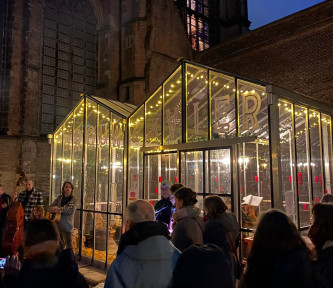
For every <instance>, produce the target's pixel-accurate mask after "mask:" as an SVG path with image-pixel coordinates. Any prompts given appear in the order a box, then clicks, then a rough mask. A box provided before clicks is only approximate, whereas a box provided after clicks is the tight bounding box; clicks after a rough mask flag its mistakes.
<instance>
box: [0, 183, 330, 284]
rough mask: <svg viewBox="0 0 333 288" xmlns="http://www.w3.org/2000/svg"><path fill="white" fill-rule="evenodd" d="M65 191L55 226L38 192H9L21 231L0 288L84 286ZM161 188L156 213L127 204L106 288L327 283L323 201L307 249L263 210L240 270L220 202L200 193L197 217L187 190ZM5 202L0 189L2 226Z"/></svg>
mask: <svg viewBox="0 0 333 288" xmlns="http://www.w3.org/2000/svg"><path fill="white" fill-rule="evenodd" d="M73 190H74V186H73V184H72V183H70V182H65V183H64V184H63V187H62V193H61V195H59V196H58V197H57V198H56V199H55V200H54V201H53V202H52V204H51V205H50V206H49V208H48V212H49V213H50V214H51V215H53V216H54V215H59V216H61V217H60V220H59V223H58V224H55V222H54V221H53V222H52V221H50V220H48V219H45V213H44V208H43V198H42V194H41V193H40V192H38V191H37V190H36V189H34V187H33V182H32V181H31V180H28V181H26V189H25V190H24V191H22V192H21V193H19V195H18V196H17V197H16V195H14V197H13V201H19V202H20V203H21V204H22V207H23V210H24V230H25V233H24V239H23V242H22V245H21V247H20V249H19V250H18V254H16V255H11V256H9V257H7V263H6V265H5V270H4V273H0V275H2V274H3V277H2V278H0V288H1V287H5V288H18V287H29V288H30V287H31V288H32V287H33V288H38V287H51V288H53V287H76V288H80V287H83V288H85V287H88V285H87V282H86V280H85V279H84V277H83V276H82V275H81V274H80V272H79V269H78V266H77V264H76V262H75V257H74V252H73V228H74V227H73V222H74V212H75V209H76V207H77V199H76V198H75V197H74V196H73ZM161 192H162V193H161V196H162V198H161V199H160V200H159V201H158V202H157V203H156V205H155V207H153V206H152V205H151V203H149V202H147V201H145V200H137V201H134V202H132V203H130V204H129V205H128V206H127V208H126V211H125V215H124V230H125V232H124V233H123V234H122V235H121V238H120V241H119V245H118V251H117V257H116V259H115V260H114V261H113V263H112V264H111V267H110V269H109V270H108V273H107V278H106V280H105V288H111V287H112V288H113V287H115V288H117V287H157V288H158V287H174V288H178V287H179V288H180V287H182V288H186V287H191V288H195V287H198V288H199V287H212V288H214V287H224V288H234V287H241V288H257V287H273V288H275V287H276V288H280V287H285V288H289V287H290V288H292V287H293V288H295V287H296V288H298V287H299V288H315V287H316V288H317V287H318V288H328V287H333V273H332V272H333V204H332V202H333V196H332V195H330V194H327V195H325V196H324V197H323V198H322V200H321V202H320V203H317V204H314V205H313V207H312V225H311V227H310V229H309V231H308V238H309V239H310V240H311V244H312V246H311V247H314V248H313V249H310V248H309V247H310V246H309V245H307V244H306V242H305V241H304V237H302V236H301V235H300V232H299V231H298V230H297V228H296V226H295V224H294V223H293V222H292V220H291V219H290V218H289V217H288V216H287V215H286V214H285V213H283V212H282V211H279V210H276V209H271V210H268V211H266V212H265V213H263V214H262V215H261V216H260V218H259V220H258V223H257V226H256V229H255V234H254V239H253V243H252V247H251V249H250V250H249V252H248V255H247V259H246V266H245V268H243V266H242V265H241V264H243V263H241V262H242V261H240V260H239V258H238V251H237V248H238V246H239V243H240V242H241V240H240V236H241V233H240V225H239V223H238V221H237V218H236V216H235V215H234V214H233V213H232V212H231V211H229V209H228V206H227V204H226V203H225V202H224V200H223V198H222V197H220V196H216V195H215V196H214V195H212V196H207V197H205V198H204V201H203V215H202V214H201V210H200V209H199V208H198V207H197V202H198V199H197V194H196V192H194V191H193V190H192V189H191V188H189V187H185V186H184V185H182V184H180V183H176V184H172V183H171V181H167V180H166V181H163V182H162V183H161ZM11 205H12V199H11V197H10V196H9V195H7V194H6V193H4V190H3V188H2V187H1V186H0V207H1V209H0V224H1V225H2V228H3V226H4V225H5V223H6V213H7V212H8V210H9V209H11ZM1 230H2V229H1Z"/></svg>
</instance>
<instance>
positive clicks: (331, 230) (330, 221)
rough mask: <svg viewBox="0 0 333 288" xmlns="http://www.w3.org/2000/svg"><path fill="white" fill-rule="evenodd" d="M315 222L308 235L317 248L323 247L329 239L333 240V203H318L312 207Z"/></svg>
mask: <svg viewBox="0 0 333 288" xmlns="http://www.w3.org/2000/svg"><path fill="white" fill-rule="evenodd" d="M312 215H313V220H314V221H313V224H312V225H311V227H310V229H309V232H308V235H309V238H310V239H311V241H312V243H313V244H314V245H315V246H316V249H321V248H322V246H323V245H324V244H325V242H326V241H327V240H333V205H332V204H331V203H317V204H315V205H314V206H313V208H312Z"/></svg>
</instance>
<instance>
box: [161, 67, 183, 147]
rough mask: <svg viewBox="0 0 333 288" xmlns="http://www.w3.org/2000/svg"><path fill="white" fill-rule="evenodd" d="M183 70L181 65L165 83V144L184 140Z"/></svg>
mask: <svg viewBox="0 0 333 288" xmlns="http://www.w3.org/2000/svg"><path fill="white" fill-rule="evenodd" d="M181 73H182V70H181V67H179V68H178V69H177V70H176V71H175V72H174V73H173V74H172V75H171V76H170V78H169V79H168V80H166V81H165V82H164V84H163V100H164V102H163V103H164V106H163V144H164V145H166V144H177V143H181V142H182V74H181Z"/></svg>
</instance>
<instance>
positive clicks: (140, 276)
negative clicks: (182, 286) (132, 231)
mask: <svg viewBox="0 0 333 288" xmlns="http://www.w3.org/2000/svg"><path fill="white" fill-rule="evenodd" d="M179 255H180V251H179V250H178V249H176V248H175V246H174V245H173V244H172V243H171V242H170V241H169V240H168V239H167V237H165V236H164V235H155V236H151V237H148V238H146V239H145V240H143V241H140V242H138V243H137V244H136V245H126V247H125V248H124V250H123V251H122V252H121V253H120V254H119V255H118V256H117V258H116V259H115V260H114V261H113V263H112V265H111V267H110V270H109V271H108V275H107V278H106V280H105V286H104V287H105V288H111V287H117V288H120V287H131V288H139V287H142V288H162V287H171V284H172V273H173V270H174V268H175V266H176V263H177V260H178V257H179Z"/></svg>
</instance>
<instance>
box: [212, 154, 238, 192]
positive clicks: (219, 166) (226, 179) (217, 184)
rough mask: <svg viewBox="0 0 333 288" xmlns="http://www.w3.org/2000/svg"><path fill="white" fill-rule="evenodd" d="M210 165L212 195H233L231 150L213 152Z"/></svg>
mask: <svg viewBox="0 0 333 288" xmlns="http://www.w3.org/2000/svg"><path fill="white" fill-rule="evenodd" d="M208 152H209V163H210V173H209V175H208V176H209V177H210V191H209V192H210V193H214V194H231V177H232V174H231V167H230V149H219V150H211V151H208Z"/></svg>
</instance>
